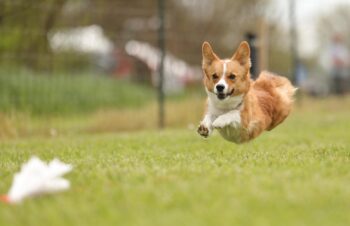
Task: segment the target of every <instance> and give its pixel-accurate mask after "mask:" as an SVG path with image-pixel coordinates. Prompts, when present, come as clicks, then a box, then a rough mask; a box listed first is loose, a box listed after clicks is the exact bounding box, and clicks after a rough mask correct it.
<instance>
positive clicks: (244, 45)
mask: <svg viewBox="0 0 350 226" xmlns="http://www.w3.org/2000/svg"><path fill="white" fill-rule="evenodd" d="M231 59H232V60H236V61H238V62H239V63H240V64H241V65H242V66H244V67H246V68H250V67H251V66H252V63H251V61H250V48H249V44H248V42H246V41H243V42H241V44H240V45H239V47H238V49H237V50H236V52H235V53H234V54H233V56H232V58H231Z"/></svg>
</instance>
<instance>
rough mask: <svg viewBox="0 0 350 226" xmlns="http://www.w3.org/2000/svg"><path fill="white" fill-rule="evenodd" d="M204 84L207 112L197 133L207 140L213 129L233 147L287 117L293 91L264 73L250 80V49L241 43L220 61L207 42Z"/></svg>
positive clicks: (281, 79) (281, 80)
mask: <svg viewBox="0 0 350 226" xmlns="http://www.w3.org/2000/svg"><path fill="white" fill-rule="evenodd" d="M202 57H203V60H202V69H203V75H204V76H203V77H204V78H203V83H204V86H205V90H206V92H207V95H208V98H207V108H206V112H205V115H204V118H203V120H202V121H201V122H200V125H199V127H198V130H197V132H198V133H199V134H200V135H201V136H203V137H208V136H210V134H211V133H212V132H213V130H214V129H216V130H218V131H219V133H220V134H221V136H222V137H223V138H224V139H226V140H228V141H231V142H234V143H243V142H247V141H250V140H252V139H254V138H256V137H257V136H258V135H260V134H261V133H262V132H263V131H265V130H268V131H269V130H272V129H273V128H275V127H276V126H277V125H279V124H280V123H282V122H283V121H284V120H285V119H286V117H287V116H288V115H289V113H290V111H291V109H292V105H293V95H294V93H295V91H296V88H294V87H293V85H292V84H291V82H290V81H289V80H288V79H287V78H285V77H281V76H278V75H275V74H272V73H270V72H267V71H263V72H261V73H260V75H259V77H258V79H257V80H255V81H253V80H251V78H250V72H249V71H250V67H251V60H250V47H249V44H248V43H247V42H245V41H243V42H241V44H240V45H239V47H238V49H237V50H236V52H235V53H234V54H233V56H232V57H231V58H230V59H220V58H219V57H218V56H217V55H216V54H215V53H214V52H213V49H212V47H211V46H210V44H209V43H208V42H204V43H203V46H202Z"/></svg>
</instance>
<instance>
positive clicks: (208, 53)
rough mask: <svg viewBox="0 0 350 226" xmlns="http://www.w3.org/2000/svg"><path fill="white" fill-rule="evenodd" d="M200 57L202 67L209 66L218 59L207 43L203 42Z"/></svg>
mask: <svg viewBox="0 0 350 226" xmlns="http://www.w3.org/2000/svg"><path fill="white" fill-rule="evenodd" d="M202 56H203V61H202V67H204V66H208V65H211V63H212V62H213V61H214V60H217V59H218V57H217V56H216V54H215V53H214V51H213V49H212V48H211V46H210V44H209V42H203V45H202Z"/></svg>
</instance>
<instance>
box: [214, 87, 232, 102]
mask: <svg viewBox="0 0 350 226" xmlns="http://www.w3.org/2000/svg"><path fill="white" fill-rule="evenodd" d="M233 92H234V89H232V91H231V92H229V93H218V94H217V97H218V99H219V100H223V99H225V98H226V97H229V96H231V95H232V94H233Z"/></svg>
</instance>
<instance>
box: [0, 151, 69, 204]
mask: <svg viewBox="0 0 350 226" xmlns="http://www.w3.org/2000/svg"><path fill="white" fill-rule="evenodd" d="M72 168H73V167H72V166H71V165H70V164H66V163H63V162H61V161H59V160H58V159H54V160H52V161H51V162H50V163H49V164H47V163H45V162H43V161H41V160H40V159H39V158H38V157H35V156H34V157H32V158H31V159H30V160H29V161H28V162H27V163H25V164H23V165H22V168H21V171H20V172H18V173H16V174H15V176H14V179H13V183H12V186H11V188H10V190H9V192H8V194H7V195H4V196H2V197H1V199H2V201H5V202H8V203H18V202H21V201H22V200H23V199H24V198H26V197H31V196H35V195H40V194H44V193H55V192H59V191H64V190H67V189H68V188H69V187H70V182H69V181H68V180H66V179H64V178H62V176H63V175H64V174H66V173H68V172H70V171H71V170H72Z"/></svg>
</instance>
